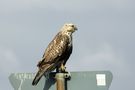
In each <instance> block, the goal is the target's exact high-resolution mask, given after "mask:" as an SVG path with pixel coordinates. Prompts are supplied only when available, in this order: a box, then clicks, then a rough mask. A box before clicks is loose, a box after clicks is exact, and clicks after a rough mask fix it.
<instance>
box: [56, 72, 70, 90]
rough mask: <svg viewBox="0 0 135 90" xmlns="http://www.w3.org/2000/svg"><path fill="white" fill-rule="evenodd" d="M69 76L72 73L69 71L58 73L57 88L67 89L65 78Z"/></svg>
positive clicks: (60, 89) (58, 89) (59, 89)
mask: <svg viewBox="0 0 135 90" xmlns="http://www.w3.org/2000/svg"><path fill="white" fill-rule="evenodd" d="M69 77H70V75H69V74H68V73H56V75H55V78H56V88H57V89H56V90H66V89H65V87H66V86H65V79H66V78H69Z"/></svg>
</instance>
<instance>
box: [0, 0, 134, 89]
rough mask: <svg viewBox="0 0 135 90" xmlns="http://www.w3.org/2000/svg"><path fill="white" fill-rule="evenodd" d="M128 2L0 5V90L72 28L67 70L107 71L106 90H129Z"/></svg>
mask: <svg viewBox="0 0 135 90" xmlns="http://www.w3.org/2000/svg"><path fill="white" fill-rule="evenodd" d="M134 3H135V1H134V0H65V1H64V0H57V1H51V0H0V62H1V63H0V90H13V88H12V86H11V85H10V83H9V80H8V77H9V75H10V74H11V73H18V72H19V73H20V72H32V73H33V72H35V71H36V70H37V68H36V64H37V62H38V61H39V60H40V59H41V57H42V55H43V52H44V50H45V48H46V47H47V45H48V43H49V42H50V41H51V40H52V39H53V37H54V36H55V35H56V33H57V32H58V31H59V30H60V28H61V27H62V26H63V24H64V23H74V24H76V26H77V27H78V31H77V32H75V33H74V34H73V45H74V46H73V47H74V48H73V53H72V55H71V57H70V59H69V60H68V62H67V65H66V66H67V69H68V70H69V71H99V70H102V71H104V70H108V71H111V72H112V74H113V81H112V84H111V86H110V89H109V90H135V87H134V83H135V78H134V75H135V70H134V69H133V68H135V65H134V64H135V61H134V60H135V57H134V53H135V48H134V46H135V35H134V34H135V5H134Z"/></svg>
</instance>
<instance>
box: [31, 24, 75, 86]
mask: <svg viewBox="0 0 135 90" xmlns="http://www.w3.org/2000/svg"><path fill="white" fill-rule="evenodd" d="M76 30H77V27H76V26H75V25H74V24H72V23H69V24H64V26H63V27H62V28H61V30H60V31H59V32H58V34H57V35H56V36H55V37H54V39H53V40H52V41H51V42H50V43H49V45H48V47H47V48H46V50H45V53H44V55H43V57H42V60H41V61H40V62H39V63H38V65H37V67H38V72H37V73H36V76H35V78H34V80H33V82H32V85H37V83H38V82H39V80H40V79H41V77H42V76H43V75H44V74H45V75H48V74H49V73H50V72H51V71H53V70H54V69H57V71H58V72H66V70H65V64H66V62H67V60H68V58H69V57H70V55H71V53H72V47H73V46H72V33H73V32H75V31H76Z"/></svg>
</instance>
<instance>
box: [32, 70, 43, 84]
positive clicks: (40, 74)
mask: <svg viewBox="0 0 135 90" xmlns="http://www.w3.org/2000/svg"><path fill="white" fill-rule="evenodd" d="M43 74H44V72H40V71H38V72H37V74H36V76H35V78H34V80H33V82H32V85H33V86H35V85H37V83H38V82H39V80H40V79H41V77H42V76H43Z"/></svg>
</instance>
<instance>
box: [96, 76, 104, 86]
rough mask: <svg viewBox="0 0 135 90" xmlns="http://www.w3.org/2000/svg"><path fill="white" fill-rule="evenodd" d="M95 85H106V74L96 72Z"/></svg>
mask: <svg viewBox="0 0 135 90" xmlns="http://www.w3.org/2000/svg"><path fill="white" fill-rule="evenodd" d="M96 79H97V86H106V75H105V74H96Z"/></svg>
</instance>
